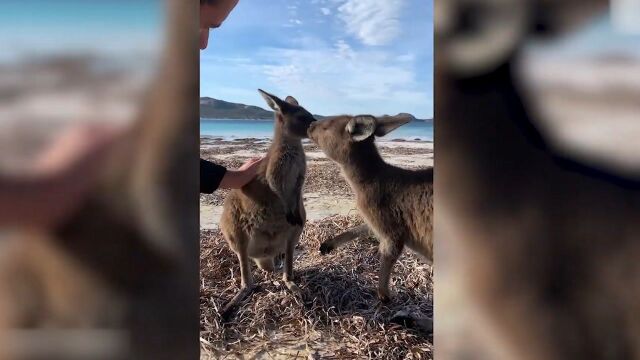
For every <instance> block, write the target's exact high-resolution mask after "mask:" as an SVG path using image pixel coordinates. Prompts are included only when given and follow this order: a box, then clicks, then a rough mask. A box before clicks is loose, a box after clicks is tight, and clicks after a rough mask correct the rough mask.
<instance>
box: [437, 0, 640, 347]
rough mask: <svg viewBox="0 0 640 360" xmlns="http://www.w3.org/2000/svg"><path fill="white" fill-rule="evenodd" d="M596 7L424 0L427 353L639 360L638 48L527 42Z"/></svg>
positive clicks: (603, 39)
mask: <svg viewBox="0 0 640 360" xmlns="http://www.w3.org/2000/svg"><path fill="white" fill-rule="evenodd" d="M607 4H608V2H607V1H599V0H588V1H573V0H569V1H564V0H557V1H553V0H536V1H525V0H521V1H518V0H486V1H483V0H476V1H473V0H465V1H462V0H460V1H451V0H441V1H438V0H437V1H436V11H435V18H436V100H437V103H436V119H437V122H438V124H437V126H436V139H437V140H436V141H437V146H438V153H437V155H436V157H437V159H436V163H437V164H438V165H437V171H436V184H435V189H436V190H435V194H436V195H435V196H436V200H435V204H436V210H435V213H436V214H437V215H436V217H435V219H436V223H435V229H436V244H435V252H436V255H435V263H436V264H437V267H438V271H437V272H436V280H435V286H436V289H435V294H436V295H435V312H436V320H435V334H434V336H435V339H437V340H436V341H437V344H438V346H437V350H436V354H435V357H436V358H438V359H587V358H592V359H633V358H640V316H638V315H640V305H639V303H638V301H637V299H638V297H639V296H640V283H639V282H638V278H640V262H639V261H638V259H639V258H640V241H638V240H640V181H639V179H638V175H639V174H640V163H639V162H638V157H637V153H638V152H637V150H629V149H634V148H635V149H638V147H637V142H634V141H633V139H634V138H635V137H637V136H640V124H638V120H639V119H640V117H639V116H638V113H639V111H638V110H639V109H638V107H637V106H638V103H640V102H639V101H638V98H639V97H638V94H640V92H639V88H640V87H639V86H638V83H637V81H636V80H634V78H633V77H635V76H637V74H635V73H633V72H632V71H630V70H631V69H633V68H635V67H637V64H638V63H640V60H639V59H640V57H638V55H639V53H637V52H636V53H635V54H634V50H633V48H631V47H629V46H628V45H627V46H619V48H622V49H625V48H626V50H627V51H626V52H625V53H624V55H625V56H624V58H621V57H619V54H617V55H616V56H611V55H606V54H611V53H612V48H613V46H612V45H613V41H611V39H609V36H606V33H605V36H602V32H599V33H597V34H596V35H591V36H592V37H591V38H589V37H588V36H587V40H582V41H583V43H582V44H580V41H577V43H578V44H577V45H571V46H574V48H573V49H571V46H568V48H569V49H568V50H569V51H567V53H565V54H559V52H560V51H556V52H555V53H554V52H553V51H550V52H549V53H548V54H544V55H546V56H543V55H541V52H542V50H539V49H538V50H539V51H534V50H536V45H538V44H536V43H535V42H536V41H538V40H537V39H539V38H540V36H543V37H547V38H549V37H550V38H555V37H557V36H559V35H561V34H564V35H566V34H569V33H570V32H571V31H574V30H576V29H578V28H579V27H580V26H584V25H585V24H589V23H591V24H593V23H594V20H597V19H598V18H597V17H596V16H606V10H607ZM531 35H534V37H531ZM587 35H589V34H587ZM572 36H576V35H575V34H574V35H572ZM594 38H600V41H599V42H595V41H594V40H593V39H594ZM624 41H625V44H627V41H629V40H628V39H625V40H624ZM632 41H633V40H632ZM636 43H637V40H636ZM598 44H600V46H601V47H600V48H598ZM564 48H565V49H566V48H567V47H564ZM547 50H548V48H547ZM605 50H606V51H605ZM599 52H600V53H599ZM593 54H599V55H598V56H594V57H595V59H594V58H593V57H592V58H591V59H590V58H589V55H593ZM561 55H562V56H561ZM620 59H622V60H620ZM612 68H614V70H611V69H612ZM625 68H626V69H628V70H622V72H621V73H619V71H621V70H619V69H625ZM572 72H573V73H572ZM634 99H635V101H634ZM632 120H634V121H632ZM603 130H606V131H603ZM610 134H618V135H624V137H625V139H627V140H626V141H627V142H625V141H624V140H623V139H622V138H617V139H616V138H612V137H611V135H610ZM634 153H635V156H633V155H634Z"/></svg>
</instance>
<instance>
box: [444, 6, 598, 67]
mask: <svg viewBox="0 0 640 360" xmlns="http://www.w3.org/2000/svg"><path fill="white" fill-rule="evenodd" d="M607 4H608V1H607V0H436V2H435V16H434V18H435V35H436V39H437V42H438V50H437V51H436V56H437V59H436V62H437V67H438V69H439V70H438V71H439V72H440V71H446V72H448V73H451V74H453V75H455V76H456V77H463V78H465V77H473V76H478V75H482V74H486V73H489V72H491V71H492V70H494V69H496V68H498V67H499V66H501V65H503V64H504V63H506V62H508V61H510V60H511V58H512V56H513V55H514V54H515V53H517V51H518V50H519V49H520V47H521V46H522V44H523V43H524V42H525V41H526V40H527V38H528V37H529V36H532V35H533V36H541V35H542V36H558V35H562V34H565V33H567V32H569V31H571V30H572V29H574V28H576V27H577V26H579V25H580V24H582V23H584V22H585V21H586V20H588V19H589V18H590V17H592V16H593V15H595V14H596V13H597V12H598V11H599V10H602V9H604V8H605V7H606V5H607Z"/></svg>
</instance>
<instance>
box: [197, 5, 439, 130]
mask: <svg viewBox="0 0 640 360" xmlns="http://www.w3.org/2000/svg"><path fill="white" fill-rule="evenodd" d="M432 7H433V2H432V1H431V0H426V1H425V0H270V1H264V0H240V2H239V4H238V6H237V7H236V9H235V11H234V12H233V13H232V14H231V15H230V16H229V18H228V19H227V21H226V22H225V23H224V24H223V26H222V27H221V28H220V29H216V30H212V32H211V36H210V39H209V48H208V49H207V50H205V51H203V52H201V65H200V72H201V75H200V91H201V96H210V97H214V98H218V99H223V100H228V101H233V102H239V103H244V104H250V105H258V106H261V107H265V104H264V102H263V100H262V98H261V97H260V96H259V94H258V92H257V91H256V89H257V88H262V89H264V90H267V91H270V92H272V93H274V94H276V95H279V96H281V97H284V96H286V95H293V96H294V97H296V98H297V99H298V101H300V103H301V104H302V105H303V106H305V107H306V108H307V109H308V110H309V111H311V112H313V113H316V114H322V115H332V114H340V113H352V114H356V113H371V114H377V115H380V114H396V113H399V112H409V113H412V114H414V115H415V116H417V117H419V118H431V117H432V115H433V9H432Z"/></svg>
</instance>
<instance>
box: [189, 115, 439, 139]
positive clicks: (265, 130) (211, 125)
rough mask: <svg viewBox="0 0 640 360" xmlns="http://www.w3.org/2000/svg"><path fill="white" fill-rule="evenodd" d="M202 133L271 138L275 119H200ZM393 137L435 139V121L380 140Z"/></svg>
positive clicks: (415, 123)
mask: <svg viewBox="0 0 640 360" xmlns="http://www.w3.org/2000/svg"><path fill="white" fill-rule="evenodd" d="M200 135H206V136H215V137H220V138H223V139H225V140H233V139H243V138H258V139H270V138H271V136H273V120H224V119H200ZM393 139H404V140H416V139H418V140H421V141H433V123H432V122H425V121H412V122H410V123H408V124H406V125H403V126H401V127H399V128H397V129H396V130H394V131H393V132H392V133H390V134H388V135H387V136H385V137H383V138H380V139H379V140H380V141H384V140H393Z"/></svg>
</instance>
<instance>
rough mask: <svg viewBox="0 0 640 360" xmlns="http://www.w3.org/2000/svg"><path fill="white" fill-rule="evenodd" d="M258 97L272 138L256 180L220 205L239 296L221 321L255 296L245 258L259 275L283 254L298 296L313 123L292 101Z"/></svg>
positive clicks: (288, 280) (288, 278)
mask: <svg viewBox="0 0 640 360" xmlns="http://www.w3.org/2000/svg"><path fill="white" fill-rule="evenodd" d="M260 94H261V95H262V96H263V97H264V99H265V100H266V102H267V104H268V105H269V107H271V108H272V109H273V111H274V112H275V133H274V136H273V143H272V144H271V147H270V148H269V151H268V153H267V157H266V161H265V162H264V163H263V164H262V165H261V167H260V168H259V169H258V175H257V177H256V178H255V179H254V180H252V181H251V182H250V183H249V184H247V185H245V186H244V187H243V188H242V189H240V190H233V191H231V193H230V194H229V196H228V197H227V199H226V200H225V203H224V209H223V212H222V216H221V218H220V230H221V231H222V234H223V235H224V238H225V239H226V240H227V242H228V243H229V246H230V247H231V249H232V250H233V251H234V252H235V253H236V255H237V256H238V261H239V262H240V276H241V290H240V291H239V292H238V294H236V296H234V298H233V299H232V300H231V301H229V303H228V304H227V305H226V306H225V308H224V309H223V311H222V313H221V316H222V318H223V319H226V318H228V317H229V315H230V314H231V311H232V310H233V309H234V307H235V306H236V305H238V303H239V302H240V301H242V300H243V299H244V298H245V297H246V296H248V295H249V294H250V293H251V292H252V291H253V278H252V275H251V268H250V266H251V264H250V263H249V258H251V259H253V260H254V261H255V262H256V264H257V265H258V267H260V268H261V269H263V270H265V271H273V270H274V258H275V257H276V256H279V255H280V254H282V253H283V252H284V254H285V258H284V273H283V277H282V278H283V280H284V283H285V285H286V286H287V288H289V289H290V290H291V291H293V292H294V293H299V289H298V287H297V286H296V285H295V284H294V283H293V251H294V248H295V246H296V244H297V243H298V240H299V239H300V234H302V227H303V224H304V222H305V221H306V212H305V210H304V204H303V202H302V186H303V184H304V176H305V172H306V164H307V163H306V158H305V155H304V149H303V147H302V139H303V138H306V137H307V129H308V128H309V125H310V124H311V123H312V122H313V121H315V119H314V117H313V115H311V114H310V113H309V112H308V111H307V110H305V109H304V108H303V107H301V106H300V105H299V104H298V101H297V100H296V99H294V98H293V97H291V96H288V97H287V98H286V99H285V101H282V100H280V99H279V98H278V97H276V96H274V95H271V94H269V93H266V92H264V91H262V90H260Z"/></svg>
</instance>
